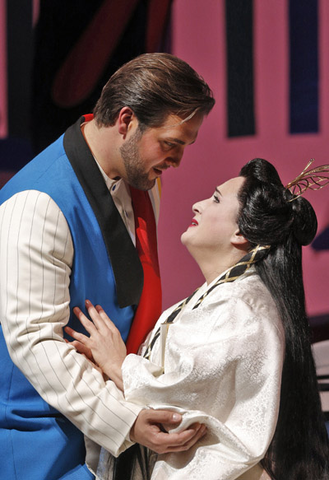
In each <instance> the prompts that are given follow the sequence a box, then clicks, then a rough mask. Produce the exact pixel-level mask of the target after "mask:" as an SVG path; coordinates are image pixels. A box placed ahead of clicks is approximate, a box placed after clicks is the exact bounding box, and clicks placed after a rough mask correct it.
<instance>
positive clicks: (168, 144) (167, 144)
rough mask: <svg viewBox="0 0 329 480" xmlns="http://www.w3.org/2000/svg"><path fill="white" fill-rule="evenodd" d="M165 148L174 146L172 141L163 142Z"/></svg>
mask: <svg viewBox="0 0 329 480" xmlns="http://www.w3.org/2000/svg"><path fill="white" fill-rule="evenodd" d="M163 143H164V145H165V147H166V148H173V147H174V146H175V144H174V143H171V142H163Z"/></svg>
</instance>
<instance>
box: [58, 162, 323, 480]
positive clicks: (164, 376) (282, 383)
mask: <svg viewBox="0 0 329 480" xmlns="http://www.w3.org/2000/svg"><path fill="white" fill-rule="evenodd" d="M298 186H300V184H297V187H298ZM299 193H300V192H298V193H297V195H295V194H293V193H291V192H290V190H289V189H287V188H285V187H284V186H283V185H282V183H281V181H280V178H279V176H278V174H277V172H276V170H275V168H274V167H273V166H272V165H271V164H270V163H268V162H267V161H265V160H262V159H254V160H252V161H251V162H249V163H248V164H247V165H246V166H245V167H243V168H242V170H241V172H240V175H239V177H237V178H233V179H231V180H229V181H228V182H225V183H224V184H223V185H221V186H219V187H218V188H216V191H215V193H214V195H213V196H212V197H211V198H209V199H207V200H204V201H203V202H199V203H196V204H195V205H194V206H193V211H194V214H195V216H194V218H193V220H192V223H191V225H190V227H189V228H188V229H187V231H186V232H185V233H184V234H183V235H182V242H183V244H184V245H185V246H186V247H187V248H188V250H189V252H190V253H191V255H192V256H193V258H194V259H195V260H196V262H197V263H198V265H199V267H200V269H201V271H202V273H203V275H204V277H205V280H206V282H205V284H204V285H203V286H202V287H201V288H200V289H198V290H197V291H196V292H194V294H193V295H191V297H189V298H188V299H187V300H186V301H184V302H182V303H181V304H179V305H176V306H174V307H172V308H170V309H169V310H167V311H166V312H164V314H163V315H162V316H161V317H160V319H159V321H158V323H157V325H156V326H155V328H154V330H153V331H152V332H151V334H150V336H149V338H148V340H147V342H146V345H145V346H143V347H142V350H141V355H140V356H137V355H128V356H127V357H126V353H125V347H124V344H123V342H122V341H120V340H119V339H118V334H117V331H116V329H115V327H114V325H113V324H112V323H111V322H110V320H109V319H108V318H107V316H106V314H105V312H104V311H103V310H102V309H101V308H100V307H97V308H94V307H93V306H92V305H91V304H90V302H87V307H88V312H89V314H90V316H91V318H92V319H93V321H94V324H92V323H91V322H90V321H89V320H88V319H87V318H86V317H85V316H84V315H83V313H82V312H81V310H79V309H77V310H76V314H77V315H78V317H79V318H80V320H81V322H82V323H83V325H84V326H85V327H86V329H87V330H88V332H89V333H90V335H91V336H90V338H87V337H85V336H83V335H81V334H78V333H75V332H73V331H71V330H67V332H68V333H70V334H71V335H72V336H73V337H74V338H75V339H76V340H78V341H80V342H82V345H80V346H79V344H78V343H77V342H74V343H75V345H76V346H77V348H78V349H79V348H80V350H81V351H84V349H85V348H90V349H91V350H92V354H93V358H94V361H95V362H96V363H97V364H98V366H100V367H101V368H102V370H103V372H104V373H105V374H107V375H108V376H109V378H111V379H112V380H113V381H114V382H115V383H116V384H117V386H118V388H121V389H123V391H124V393H125V396H126V399H127V400H129V401H131V402H135V403H138V404H139V405H145V406H146V407H151V408H160V407H162V408H173V409H176V410H177V411H179V412H180V413H182V414H183V421H182V424H181V426H180V428H185V427H186V426H187V425H190V424H191V423H194V422H200V423H204V424H205V425H206V426H207V433H206V435H205V436H204V437H203V438H202V439H201V440H200V441H199V442H198V443H197V445H196V446H195V447H192V449H190V450H189V451H187V452H183V453H182V452H180V453H171V454H165V455H158V456H157V455H155V454H152V453H151V452H145V451H144V450H138V451H137V452H135V457H136V458H137V459H138V461H136V462H135V463H134V464H133V463H132V462H131V461H130V460H128V459H127V458H125V457H124V456H123V457H119V461H114V459H113V458H112V457H111V456H110V455H109V454H106V452H103V459H102V460H101V462H100V468H99V476H100V477H99V478H106V479H107V478H124V479H125V480H127V479H128V478H134V479H135V478H143V479H145V478H148V475H151V478H152V479H175V480H176V479H177V480H178V479H187V478H188V479H194V478H198V479H203V478H204V479H207V480H233V479H240V480H242V479H243V480H256V479H260V478H271V479H275V480H288V479H289V480H297V479H300V480H302V479H303V480H304V479H305V480H306V479H307V480H325V479H326V478H328V465H327V462H328V458H329V455H328V453H329V451H328V439H327V435H326V431H325V427H324V420H323V417H322V412H321V408H320V400H319V394H318V390H317V381H316V375H315V368H314V363H313V358H312V354H311V350H310V343H309V331H308V324H307V318H306V313H305V300H304V289H303V282H302V265H301V246H302V245H307V244H309V243H310V242H311V241H312V239H313V238H314V236H315V233H316V228H317V221H316V216H315V213H314V211H313V209H312V207H311V205H310V204H309V202H308V201H307V200H305V199H304V198H302V197H301V196H300V195H299ZM132 453H134V452H133V450H131V449H129V450H128V451H127V452H125V454H127V455H128V456H129V455H130V454H132ZM125 454H123V455H125ZM128 464H129V465H130V466H132V476H131V477H129V476H128V473H127V471H126V466H127V465H128ZM147 470H148V472H147ZM113 475H114V476H113Z"/></svg>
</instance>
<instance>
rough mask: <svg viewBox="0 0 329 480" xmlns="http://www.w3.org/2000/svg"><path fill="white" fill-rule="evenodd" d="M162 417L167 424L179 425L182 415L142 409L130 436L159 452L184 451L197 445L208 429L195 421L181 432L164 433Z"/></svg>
mask: <svg viewBox="0 0 329 480" xmlns="http://www.w3.org/2000/svg"><path fill="white" fill-rule="evenodd" d="M161 419H164V423H166V424H167V425H168V424H169V425H175V426H177V425H178V424H179V423H180V420H181V415H179V414H177V413H173V412H170V411H159V410H158V411H156V410H151V409H150V410H142V411H141V412H140V413H139V415H138V417H137V419H136V421H135V424H134V425H133V427H132V429H131V431H130V438H131V439H132V440H133V441H135V442H137V443H141V444H142V445H145V446H146V447H148V448H150V449H151V450H154V451H155V452H157V453H169V452H183V451H186V450H188V449H189V448H191V447H192V446H193V445H195V444H196V442H198V441H199V440H200V438H202V437H203V436H204V435H205V433H206V431H207V429H206V427H205V426H204V425H201V424H199V423H195V424H194V425H191V426H190V427H189V428H188V429H186V430H184V431H182V432H179V433H164V432H163V430H162V428H161V423H160V421H161ZM177 420H178V421H177Z"/></svg>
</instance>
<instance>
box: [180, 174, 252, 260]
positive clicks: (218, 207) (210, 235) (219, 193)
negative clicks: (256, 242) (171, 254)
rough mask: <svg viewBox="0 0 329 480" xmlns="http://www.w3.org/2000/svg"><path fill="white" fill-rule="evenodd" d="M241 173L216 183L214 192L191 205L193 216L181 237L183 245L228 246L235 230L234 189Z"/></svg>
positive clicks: (237, 207)
mask: <svg viewBox="0 0 329 480" xmlns="http://www.w3.org/2000/svg"><path fill="white" fill-rule="evenodd" d="M244 181H245V179H244V177H236V178H232V179H231V180H228V181H227V182H225V183H223V184H222V185H219V186H218V187H216V190H215V192H214V194H213V195H212V196H211V197H210V198H208V199H206V200H202V201H201V202H197V203H195V204H194V205H193V212H194V214H195V215H194V218H193V219H192V222H191V225H190V226H189V227H188V229H187V230H186V232H184V233H183V235H182V237H181V240H182V243H183V244H184V245H185V246H186V247H194V248H198V249H203V248H206V249H207V250H208V251H211V250H213V251H215V252H217V251H218V250H220V251H221V252H223V251H225V249H226V248H228V247H230V246H231V239H232V236H233V235H234V234H235V233H236V232H237V231H238V225H237V217H238V212H239V208H240V205H239V201H238V197H237V195H238V192H239V190H240V188H241V187H242V185H243V183H244Z"/></svg>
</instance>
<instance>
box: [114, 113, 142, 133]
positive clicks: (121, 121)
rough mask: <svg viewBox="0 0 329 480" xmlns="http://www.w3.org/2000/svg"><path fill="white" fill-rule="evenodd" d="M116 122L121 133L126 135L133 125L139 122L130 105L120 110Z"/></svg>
mask: <svg viewBox="0 0 329 480" xmlns="http://www.w3.org/2000/svg"><path fill="white" fill-rule="evenodd" d="M116 123H117V126H118V131H119V133H120V134H121V135H123V136H124V137H125V136H126V135H127V133H128V131H129V129H130V128H131V127H132V125H133V124H134V123H138V122H137V118H136V116H135V114H134V112H133V111H132V109H131V108H130V107H123V108H121V110H120V112H119V115H118V118H117V122H116Z"/></svg>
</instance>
